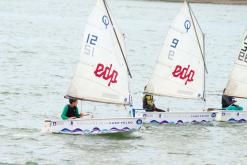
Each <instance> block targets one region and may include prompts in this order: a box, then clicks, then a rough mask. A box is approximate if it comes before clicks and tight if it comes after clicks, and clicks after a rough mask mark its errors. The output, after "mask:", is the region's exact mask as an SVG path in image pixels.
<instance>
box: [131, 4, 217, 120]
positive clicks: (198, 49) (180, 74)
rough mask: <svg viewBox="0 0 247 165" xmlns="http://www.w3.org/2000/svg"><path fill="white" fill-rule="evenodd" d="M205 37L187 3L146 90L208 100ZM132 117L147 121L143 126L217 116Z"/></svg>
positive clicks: (137, 113)
mask: <svg viewBox="0 0 247 165" xmlns="http://www.w3.org/2000/svg"><path fill="white" fill-rule="evenodd" d="M204 47H205V46H204V34H203V32H202V30H201V28H200V26H199V24H198V21H197V20H196V17H195V15H194V13H193V11H192V9H191V7H190V5H189V4H188V2H187V1H186V0H185V1H184V4H183V6H182V8H181V9H180V11H179V13H178V15H177V16H176V17H175V19H174V20H173V22H172V24H171V26H170V28H169V30H168V34H167V36H166V39H165V42H164V44H163V47H162V51H161V53H160V56H159V57H158V60H157V62H156V65H155V68H154V70H153V73H152V76H151V78H150V79H149V82H148V84H147V86H146V88H145V90H144V93H148V94H151V95H156V96H168V97H174V98H180V99H196V100H205V74H206V72H207V68H206V63H205V49H204ZM133 116H142V117H144V123H158V124H168V123H193V122H209V121H213V120H214V118H215V116H216V113H215V112H204V111H201V112H190V111H184V112H145V111H140V110H136V111H134V113H133Z"/></svg>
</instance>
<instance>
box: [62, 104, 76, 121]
mask: <svg viewBox="0 0 247 165" xmlns="http://www.w3.org/2000/svg"><path fill="white" fill-rule="evenodd" d="M68 109H69V105H66V106H65V107H64V108H63V113H62V115H61V118H62V119H63V120H67V119H68V118H69V117H68V116H67V113H68ZM74 116H75V117H77V118H80V114H79V112H78V108H77V107H76V110H75V112H74Z"/></svg>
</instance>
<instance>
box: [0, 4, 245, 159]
mask: <svg viewBox="0 0 247 165" xmlns="http://www.w3.org/2000/svg"><path fill="white" fill-rule="evenodd" d="M94 3H95V1H92V0H83V1H81V0H73V1H68V0H40V1H35V2H33V1H31V0H22V1H19V0H11V1H9V0H1V1H0V8H1V10H0V16H1V21H0V22H1V23H0V36H1V37H0V47H1V49H0V64H1V67H0V75H1V79H0V87H1V88H0V107H1V110H0V116H1V120H0V163H10V164H12V163H13V164H116V163H119V164H150V163H152V164H175V163H176V164H223V163H224V164H246V163H245V161H246V160H247V152H246V148H247V143H246V138H247V134H246V128H247V125H246V124H222V123H219V124H217V123H214V124H211V125H205V126H202V125H190V126H149V127H147V126H146V127H145V129H143V130H141V131H140V132H138V133H134V134H132V135H125V136H69V135H54V134H42V133H40V129H41V127H42V122H43V120H44V119H47V118H55V117H56V116H57V114H58V113H59V112H61V109H62V107H63V106H64V104H66V101H67V100H65V99H63V96H64V95H65V94H66V90H67V87H68V83H69V80H70V77H71V75H72V73H73V70H74V68H75V65H76V63H77V60H78V59H79V54H80V44H81V40H82V33H83V29H84V24H85V21H86V19H87V16H88V14H89V13H90V11H91V9H92V7H93V5H94ZM109 6H110V8H111V10H112V13H113V15H114V17H115V18H116V20H117V23H118V24H119V26H120V28H121V29H122V31H123V32H125V33H126V36H127V40H126V41H127V48H128V61H129V66H130V68H131V71H132V75H133V79H132V81H131V83H132V84H131V90H132V93H133V99H134V105H135V106H136V107H140V106H141V97H142V91H143V87H144V85H145V84H146V83H147V81H148V78H149V76H150V74H151V72H152V67H153V66H154V63H155V60H156V58H157V56H158V54H159V52H160V50H161V46H162V43H163V40H164V37H165V35H166V32H167V30H168V27H169V24H170V23H171V21H172V19H173V18H174V16H175V15H176V14H177V12H178V10H179V8H180V7H181V4H180V3H166V2H152V1H140V0H139V1H132V0H118V1H110V2H109ZM192 8H193V10H194V13H195V15H196V16H197V18H198V21H199V23H200V25H201V27H202V29H203V31H204V32H205V33H206V56H207V57H206V62H207V65H208V70H209V74H208V75H207V85H206V86H207V105H206V106H207V107H219V106H220V105H219V104H220V96H219V95H220V94H221V91H222V89H223V88H224V87H225V85H226V83H227V78H228V75H229V73H230V71H231V69H232V66H233V60H234V58H235V54H236V52H237V47H238V45H239V39H240V36H241V35H242V33H243V32H244V30H245V29H246V27H247V23H246V20H247V7H246V6H241V5H213V4H192ZM240 74H241V73H240ZM240 103H241V104H242V105H244V106H245V107H246V101H245V100H240ZM156 104H157V105H159V107H161V108H162V107H163V108H164V107H170V109H174V110H175V111H176V110H184V109H190V110H201V107H202V106H203V103H201V102H200V101H190V100H177V99H170V98H157V97H156ZM105 109H108V110H107V111H104V110H105ZM109 109H112V107H111V106H106V105H101V104H99V105H98V104H97V105H95V104H92V103H83V110H84V111H91V112H94V113H96V115H98V116H110V115H113V116H114V115H119V114H121V115H123V114H125V113H126V111H116V110H109ZM114 109H118V107H117V108H114Z"/></svg>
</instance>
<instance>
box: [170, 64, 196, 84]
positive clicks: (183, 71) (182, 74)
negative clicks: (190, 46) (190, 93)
mask: <svg viewBox="0 0 247 165" xmlns="http://www.w3.org/2000/svg"><path fill="white" fill-rule="evenodd" d="M189 69H190V65H188V67H187V68H186V67H185V68H182V66H180V65H177V66H176V67H175V70H174V71H173V72H172V75H173V77H178V78H180V79H181V80H185V83H184V84H185V85H187V82H191V81H193V80H194V75H195V71H194V70H192V69H191V70H189Z"/></svg>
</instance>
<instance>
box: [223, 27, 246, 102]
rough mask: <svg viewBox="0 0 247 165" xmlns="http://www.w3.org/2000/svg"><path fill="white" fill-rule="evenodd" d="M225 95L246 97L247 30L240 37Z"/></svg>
mask: <svg viewBox="0 0 247 165" xmlns="http://www.w3.org/2000/svg"><path fill="white" fill-rule="evenodd" d="M225 95H228V96H235V97H240V98H247V31H246V32H245V33H244V35H243V37H242V40H241V44H240V48H239V50H238V52H237V57H236V60H235V64H234V66H233V70H232V72H231V74H230V76H229V80H228V83H227V86H226V90H225Z"/></svg>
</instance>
